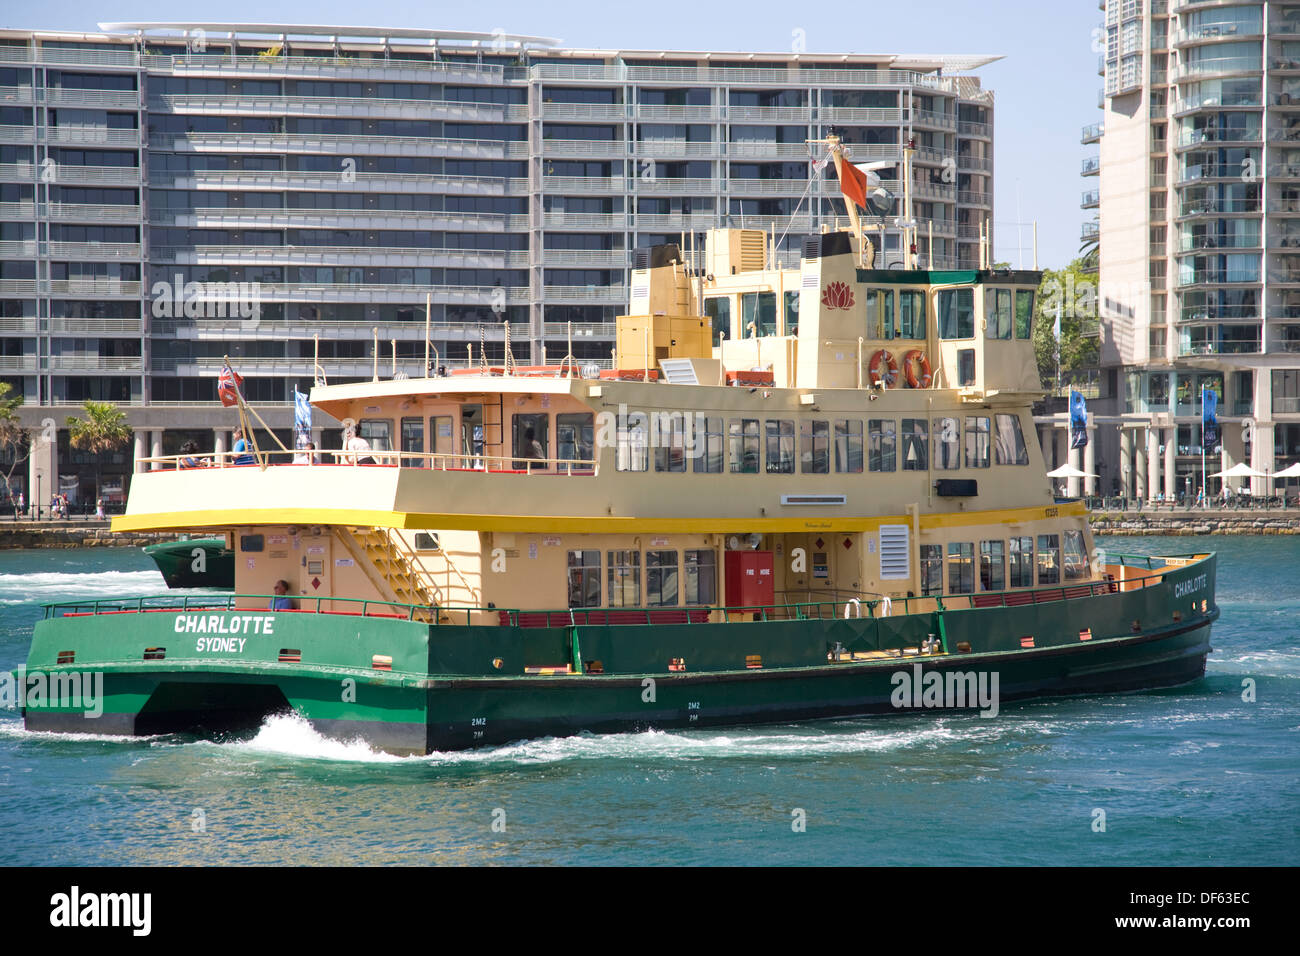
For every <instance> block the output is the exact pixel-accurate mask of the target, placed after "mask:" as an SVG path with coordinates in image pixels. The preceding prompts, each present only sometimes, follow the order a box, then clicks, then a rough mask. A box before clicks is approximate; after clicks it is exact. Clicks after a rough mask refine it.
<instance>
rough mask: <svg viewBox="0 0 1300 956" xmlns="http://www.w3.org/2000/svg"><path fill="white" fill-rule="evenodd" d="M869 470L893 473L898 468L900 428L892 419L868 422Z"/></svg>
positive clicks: (877, 419)
mask: <svg viewBox="0 0 1300 956" xmlns="http://www.w3.org/2000/svg"><path fill="white" fill-rule="evenodd" d="M867 442H868V444H867V449H868V453H867V470H868V471H893V470H894V469H895V468H897V467H898V426H897V425H896V424H895V422H894V420H893V419H892V418H872V419H868V421H867Z"/></svg>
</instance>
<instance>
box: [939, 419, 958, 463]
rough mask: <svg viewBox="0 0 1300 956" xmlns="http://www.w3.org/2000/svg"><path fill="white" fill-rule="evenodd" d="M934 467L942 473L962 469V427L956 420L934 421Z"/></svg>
mask: <svg viewBox="0 0 1300 956" xmlns="http://www.w3.org/2000/svg"><path fill="white" fill-rule="evenodd" d="M934 467H935V468H938V469H939V470H940V471H951V470H953V469H955V468H960V467H961V425H960V423H959V422H958V420H957V419H955V418H936V419H935V420H934Z"/></svg>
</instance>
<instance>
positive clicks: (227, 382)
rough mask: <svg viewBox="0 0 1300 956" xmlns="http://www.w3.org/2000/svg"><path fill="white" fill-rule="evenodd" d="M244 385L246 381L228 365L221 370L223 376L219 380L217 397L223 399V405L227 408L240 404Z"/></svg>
mask: <svg viewBox="0 0 1300 956" xmlns="http://www.w3.org/2000/svg"><path fill="white" fill-rule="evenodd" d="M243 384H244V379H243V377H242V376H240V375H236V374H235V370H234V369H232V368H231V367H230V364H229V363H227V364H226V366H225V368H223V369H222V370H221V375H220V377H219V378H218V379H217V397H218V398H220V399H221V404H222V405H224V406H225V407H226V408H229V407H230V406H232V405H238V404H239V389H240V386H242V385H243Z"/></svg>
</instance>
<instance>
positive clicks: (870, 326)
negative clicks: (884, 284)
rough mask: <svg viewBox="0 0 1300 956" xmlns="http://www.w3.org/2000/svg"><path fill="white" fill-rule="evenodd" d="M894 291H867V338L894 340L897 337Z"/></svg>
mask: <svg viewBox="0 0 1300 956" xmlns="http://www.w3.org/2000/svg"><path fill="white" fill-rule="evenodd" d="M895 334H896V329H895V325H894V290H893V289H868V290H867V338H869V339H892V338H894V337H895Z"/></svg>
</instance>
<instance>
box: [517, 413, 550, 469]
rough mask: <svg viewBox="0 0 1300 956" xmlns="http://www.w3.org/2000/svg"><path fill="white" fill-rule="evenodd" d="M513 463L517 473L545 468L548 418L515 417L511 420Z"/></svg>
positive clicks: (547, 416)
mask: <svg viewBox="0 0 1300 956" xmlns="http://www.w3.org/2000/svg"><path fill="white" fill-rule="evenodd" d="M511 421H512V425H513V429H512V430H513V432H514V441H515V461H514V463H513V467H514V468H515V470H517V471H522V470H523V469H525V468H527V469H531V470H533V471H536V470H537V469H539V468H545V467H546V449H547V447H548V444H549V442H548V440H549V438H550V435H549V431H550V416H549V415H546V414H526V415H515V416H513V418H512V420H511Z"/></svg>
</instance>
